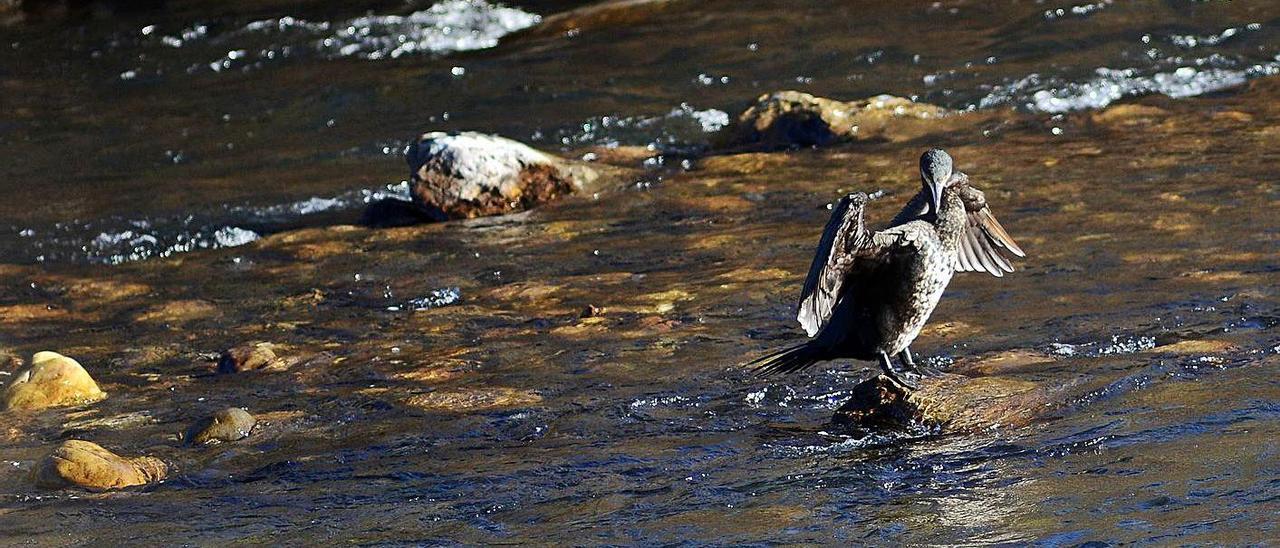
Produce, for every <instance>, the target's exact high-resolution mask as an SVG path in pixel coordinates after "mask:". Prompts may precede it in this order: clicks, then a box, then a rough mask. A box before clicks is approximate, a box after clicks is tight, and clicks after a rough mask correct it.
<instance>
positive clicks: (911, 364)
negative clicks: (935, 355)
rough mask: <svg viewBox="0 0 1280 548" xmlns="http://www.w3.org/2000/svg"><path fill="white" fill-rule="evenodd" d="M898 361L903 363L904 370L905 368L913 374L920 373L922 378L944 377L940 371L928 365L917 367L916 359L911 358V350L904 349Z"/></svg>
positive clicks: (899, 354)
mask: <svg viewBox="0 0 1280 548" xmlns="http://www.w3.org/2000/svg"><path fill="white" fill-rule="evenodd" d="M898 359H899V360H901V361H902V367H903V368H905V369H906V370H907V371H910V372H912V373H918V374H919V375H920V376H923V377H938V376H941V375H942V371H940V370H938V369H937V368H935V367H930V366H927V365H916V361H915V359H914V358H913V357H912V356H911V349H910V348H903V349H902V352H899V353H898Z"/></svg>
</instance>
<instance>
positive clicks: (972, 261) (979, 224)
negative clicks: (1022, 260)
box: [956, 177, 1026, 278]
mask: <svg viewBox="0 0 1280 548" xmlns="http://www.w3.org/2000/svg"><path fill="white" fill-rule="evenodd" d="M960 190H961V192H960V197H961V198H962V199H963V200H964V205H965V210H966V211H967V213H968V219H969V222H968V228H967V230H966V231H965V234H964V237H963V238H962V240H961V242H960V248H959V253H957V256H956V270H959V271H961V272H986V273H988V274H991V275H992V276H995V277H997V278H999V277H1001V276H1004V273H1005V272H1013V263H1011V262H1010V261H1009V257H1008V256H1007V255H1013V256H1016V257H1025V256H1026V253H1024V252H1023V251H1022V248H1021V247H1018V244H1017V242H1014V241H1013V238H1012V237H1010V236H1009V233H1008V232H1006V231H1005V229H1004V227H1003V226H1000V221H997V220H996V217H995V215H993V214H992V213H991V208H990V207H989V206H988V205H987V199H986V196H985V195H984V194H983V193H982V191H981V190H978V189H976V188H973V187H972V186H969V185H968V178H967V177H966V178H965V182H964V184H963V186H962V188H961V189H960Z"/></svg>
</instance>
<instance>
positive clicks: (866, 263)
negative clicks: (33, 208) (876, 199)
mask: <svg viewBox="0 0 1280 548" xmlns="http://www.w3.org/2000/svg"><path fill="white" fill-rule="evenodd" d="M866 200H867V199H866V195H865V194H852V195H849V196H847V197H845V198H844V199H843V200H841V201H840V204H839V205H838V206H836V207H835V210H834V211H832V213H831V220H830V221H828V222H827V227H826V230H824V231H823V234H822V240H821V242H820V243H819V244H818V251H817V253H816V254H815V255H814V257H813V264H812V265H810V267H809V277H808V278H806V279H805V283H804V290H803V291H802V292H801V294H800V307H799V312H798V313H797V314H796V319H797V320H799V321H800V325H801V326H802V327H804V330H805V332H806V333H808V334H809V336H810V337H813V336H815V335H817V334H818V332H820V331H822V329H823V328H824V327H826V325H827V324H828V323H830V322H831V316H832V313H833V312H834V310H835V308H836V305H838V304H839V303H840V302H841V300H843V299H847V298H849V297H848V295H847V294H848V293H849V288H846V287H845V283H846V282H847V281H848V279H849V275H850V274H851V273H852V272H853V271H854V270H855V269H861V268H876V267H878V266H881V265H883V264H884V263H886V262H890V261H893V260H895V257H897V256H899V255H903V254H908V255H909V254H913V253H916V252H919V251H921V250H925V249H926V248H928V247H930V246H936V245H938V244H937V235H936V233H935V232H934V231H933V226H932V225H930V224H929V223H927V222H925V221H913V222H909V223H906V224H904V225H899V226H895V227H890V228H888V229H885V230H882V231H880V232H870V231H868V230H867V228H866V225H865V224H864V222H863V215H862V214H863V210H864V208H865V206H866Z"/></svg>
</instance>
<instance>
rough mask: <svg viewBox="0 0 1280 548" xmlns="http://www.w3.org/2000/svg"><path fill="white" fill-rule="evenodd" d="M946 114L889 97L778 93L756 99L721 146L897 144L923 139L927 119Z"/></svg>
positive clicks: (907, 100)
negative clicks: (840, 98) (851, 98)
mask: <svg viewBox="0 0 1280 548" xmlns="http://www.w3.org/2000/svg"><path fill="white" fill-rule="evenodd" d="M946 113H947V111H946V109H943V108H942V107H938V106H934V105H930V104H925V103H916V102H913V101H911V100H909V99H904V98H902V97H894V96H892V95H877V96H875V97H872V98H870V99H865V100H862V101H849V102H844V101H835V100H832V99H826V98H823V97H815V96H813V95H810V94H808V93H803V92H799V91H779V92H774V93H769V94H765V95H761V96H760V97H759V98H757V99H756V101H755V103H754V104H752V105H751V106H750V107H749V108H747V110H746V111H744V112H743V113H742V114H741V115H740V116H738V119H737V121H736V122H735V123H734V124H733V126H731V127H730V128H729V129H728V130H727V133H725V135H724V139H723V140H724V141H725V142H724V143H723V144H726V145H728V146H742V145H755V146H760V147H763V148H785V147H792V146H824V145H830V144H834V143H838V142H842V141H855V140H871V139H880V140H888V141H901V140H905V139H910V138H914V137H918V136H920V135H922V134H924V133H925V132H926V131H928V130H929V123H928V122H926V121H927V120H936V119H937V118H940V117H942V116H944V115H945V114H946Z"/></svg>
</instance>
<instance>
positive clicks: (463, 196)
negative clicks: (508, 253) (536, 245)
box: [405, 132, 600, 219]
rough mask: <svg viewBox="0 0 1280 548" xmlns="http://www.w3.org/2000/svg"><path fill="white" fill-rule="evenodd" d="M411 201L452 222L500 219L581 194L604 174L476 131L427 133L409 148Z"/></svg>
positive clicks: (589, 167) (406, 154) (407, 155)
mask: <svg viewBox="0 0 1280 548" xmlns="http://www.w3.org/2000/svg"><path fill="white" fill-rule="evenodd" d="M405 159H406V160H407V161H408V163H409V171H410V177H411V183H412V186H411V192H412V195H413V196H412V197H413V201H414V203H415V204H417V205H418V206H419V208H421V209H422V210H424V211H439V212H442V213H443V215H444V216H446V217H447V218H450V219H466V218H472V217H481V216H486V215H500V214H504V213H513V212H517V211H522V210H525V209H529V208H531V207H534V206H536V205H538V204H541V203H545V202H548V201H551V200H555V199H556V198H559V197H561V196H565V195H569V194H575V193H579V192H582V191H584V190H586V189H588V188H589V187H591V186H592V185H593V184H594V183H596V182H597V180H598V179H599V178H600V172H599V170H597V169H596V168H594V167H592V166H588V165H586V164H584V163H581V162H576V161H571V160H566V159H563V158H560V157H557V156H553V155H551V154H547V153H545V152H542V151H539V150H535V149H533V148H531V147H529V146H527V145H525V144H523V143H520V142H517V141H513V140H511V139H507V138H504V137H498V136H496V135H487V134H483V133H475V132H461V133H444V132H432V133H426V134H424V135H422V136H421V137H419V138H418V139H417V140H415V141H414V142H413V143H412V144H410V145H409V147H408V149H407V151H406V153H405Z"/></svg>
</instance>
